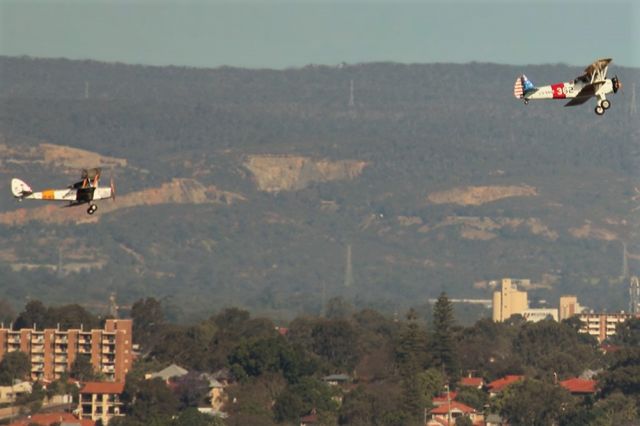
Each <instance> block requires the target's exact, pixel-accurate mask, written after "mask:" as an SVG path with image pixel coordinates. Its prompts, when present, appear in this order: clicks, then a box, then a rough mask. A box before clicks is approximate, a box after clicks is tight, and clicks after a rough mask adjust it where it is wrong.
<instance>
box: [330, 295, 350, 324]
mask: <svg viewBox="0 0 640 426" xmlns="http://www.w3.org/2000/svg"><path fill="white" fill-rule="evenodd" d="M352 313H353V305H351V303H349V302H347V301H346V300H344V299H343V298H342V297H333V298H331V299H329V302H327V308H326V315H325V316H326V317H327V318H329V319H339V318H342V319H346V318H349V317H350V316H351V314H352Z"/></svg>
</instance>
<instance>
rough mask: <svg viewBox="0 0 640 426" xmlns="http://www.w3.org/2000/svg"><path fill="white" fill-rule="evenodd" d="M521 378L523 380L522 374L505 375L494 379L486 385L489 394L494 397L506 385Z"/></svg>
mask: <svg viewBox="0 0 640 426" xmlns="http://www.w3.org/2000/svg"><path fill="white" fill-rule="evenodd" d="M521 380H524V376H518V375H506V376H504V377H502V378H500V379H498V380H494V381H493V382H491V383H489V384H488V385H487V389H488V391H489V396H490V397H494V396H496V395H497V394H499V393H500V392H502V391H503V390H504V389H505V388H506V387H507V386H510V385H512V384H514V383H517V382H519V381H521Z"/></svg>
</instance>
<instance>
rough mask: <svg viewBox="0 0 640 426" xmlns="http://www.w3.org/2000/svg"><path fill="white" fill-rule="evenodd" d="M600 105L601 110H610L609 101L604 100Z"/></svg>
mask: <svg viewBox="0 0 640 426" xmlns="http://www.w3.org/2000/svg"><path fill="white" fill-rule="evenodd" d="M600 105H601V106H602V108H604V109H605V110H607V109H609V108H611V101H609V100H608V99H605V100H603V101H602V102H600Z"/></svg>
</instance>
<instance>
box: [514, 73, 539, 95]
mask: <svg viewBox="0 0 640 426" xmlns="http://www.w3.org/2000/svg"><path fill="white" fill-rule="evenodd" d="M535 88H536V86H535V85H534V84H533V82H532V81H531V80H529V79H528V78H527V76H526V75H524V74H522V75H521V76H519V77H518V78H516V82H515V83H514V84H513V96H515V97H516V99H522V98H524V95H525V94H526V93H527V92H528V91H530V90H533V89H535Z"/></svg>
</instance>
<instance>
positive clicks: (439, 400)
mask: <svg viewBox="0 0 640 426" xmlns="http://www.w3.org/2000/svg"><path fill="white" fill-rule="evenodd" d="M456 396H458V392H455V391H451V392H449V396H447V394H446V393H443V394H440V395H438V396H436V397H434V398H433V399H432V400H431V402H433V405H440V404H446V403H447V401H453V400H454V399H456Z"/></svg>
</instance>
